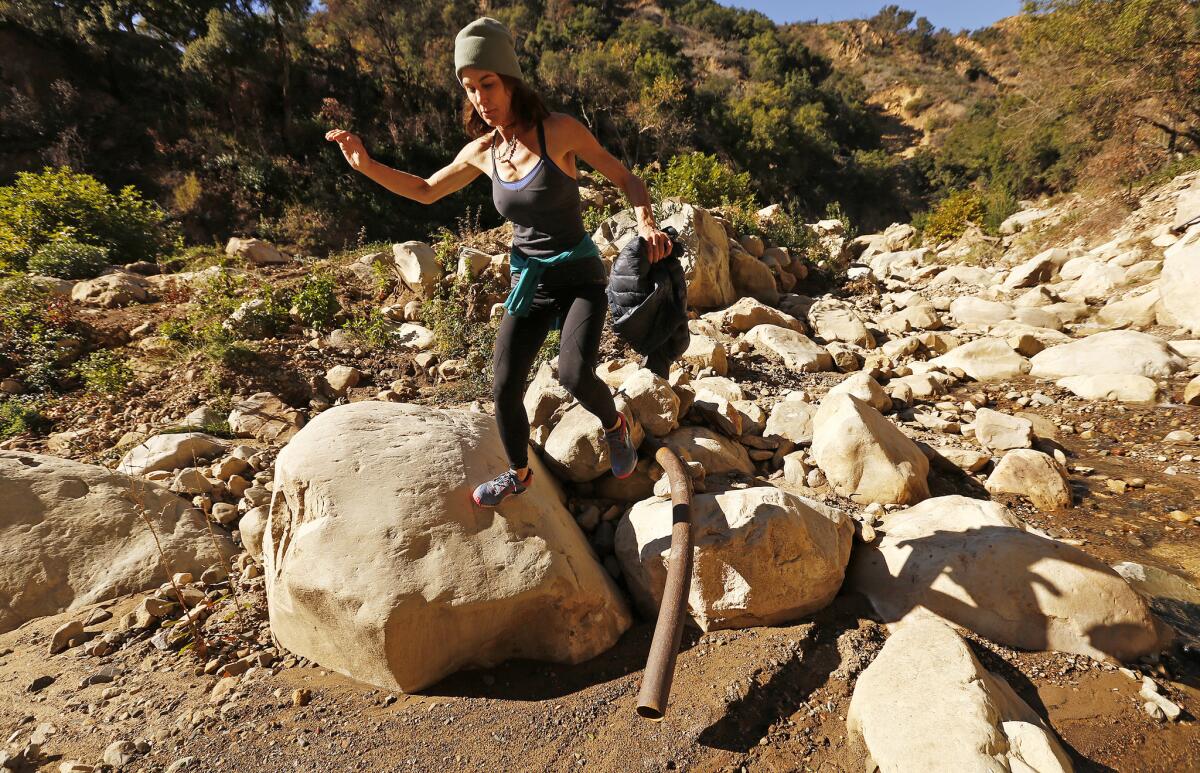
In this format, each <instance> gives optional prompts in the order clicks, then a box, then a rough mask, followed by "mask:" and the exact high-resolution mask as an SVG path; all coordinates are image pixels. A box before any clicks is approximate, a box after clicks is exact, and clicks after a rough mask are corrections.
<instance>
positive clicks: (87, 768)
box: [58, 760, 96, 773]
mask: <svg viewBox="0 0 1200 773" xmlns="http://www.w3.org/2000/svg"><path fill="white" fill-rule="evenodd" d="M95 769H96V768H94V767H93V766H91V765H85V764H84V763H82V762H80V761H79V760H67V761H66V762H60V763H59V765H58V773H92V771H93V770H95Z"/></svg>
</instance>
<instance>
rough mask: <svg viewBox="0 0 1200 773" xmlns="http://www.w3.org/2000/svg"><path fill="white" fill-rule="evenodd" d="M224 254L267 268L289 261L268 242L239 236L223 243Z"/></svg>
mask: <svg viewBox="0 0 1200 773" xmlns="http://www.w3.org/2000/svg"><path fill="white" fill-rule="evenodd" d="M225 254H226V255H235V256H238V257H241V258H244V259H245V260H246V262H247V263H249V264H251V265H253V266H269V265H273V264H276V263H287V262H289V261H290V260H291V258H289V257H288V256H287V255H285V254H283V253H282V252H280V251H279V250H278V249H277V248H276V247H275V245H274V244H271V243H270V242H267V241H263V240H262V239H254V238H248V239H247V238H242V237H239V236H234V237H232V238H230V240H229V241H228V242H226V243H225Z"/></svg>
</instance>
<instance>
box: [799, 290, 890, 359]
mask: <svg viewBox="0 0 1200 773" xmlns="http://www.w3.org/2000/svg"><path fill="white" fill-rule="evenodd" d="M808 324H809V325H810V326H811V327H812V330H813V335H815V336H816V337H817V338H820V339H822V340H824V341H825V342H826V343H828V342H831V341H842V342H844V343H848V344H854V345H855V346H861V347H863V348H864V349H873V348H874V347H875V337H874V336H873V335H871V331H869V330H867V326H866V324H865V323H864V322H863V319H862V317H860V316H859V315H858V312H856V311H855V310H854V307H853V306H851V305H850V304H848V303H846V302H845V301H839V300H837V299H836V298H822V299H821V300H819V301H817V302H816V303H814V304H813V305H812V307H811V308H810V309H809V310H808Z"/></svg>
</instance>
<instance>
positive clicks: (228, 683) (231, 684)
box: [208, 676, 238, 703]
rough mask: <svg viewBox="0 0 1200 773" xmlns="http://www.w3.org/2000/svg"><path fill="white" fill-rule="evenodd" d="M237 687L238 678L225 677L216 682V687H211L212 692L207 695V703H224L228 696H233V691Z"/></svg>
mask: <svg viewBox="0 0 1200 773" xmlns="http://www.w3.org/2000/svg"><path fill="white" fill-rule="evenodd" d="M237 685H238V677H236V676H227V677H225V678H224V679H222V680H220V681H219V682H217V684H216V686H215V687H213V689H212V692H211V693H209V695H208V702H209V703H224V702H225V701H226V700H228V699H229V696H230V695H232V694H233V691H234V690H236V689H237Z"/></svg>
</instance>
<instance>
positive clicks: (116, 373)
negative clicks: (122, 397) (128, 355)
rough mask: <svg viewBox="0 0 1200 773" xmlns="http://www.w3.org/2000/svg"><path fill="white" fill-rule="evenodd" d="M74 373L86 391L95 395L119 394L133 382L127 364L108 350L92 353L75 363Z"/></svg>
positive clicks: (131, 372) (131, 373)
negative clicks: (81, 381)
mask: <svg viewBox="0 0 1200 773" xmlns="http://www.w3.org/2000/svg"><path fill="white" fill-rule="evenodd" d="M74 372H75V375H76V376H78V377H79V378H81V379H83V383H84V385H85V386H86V387H87V390H88V391H89V392H95V393H96V394H105V395H115V394H119V393H120V392H121V391H123V390H124V389H125V387H127V386H129V383H130V382H131V381H132V380H133V371H132V370H131V369H130V367H129V363H128V362H126V361H125V359H124V358H122V357H121V356H120V355H118V354H117V353H116V352H113V351H111V350H108V349H101V350H100V351H97V352H92V353H91V354H89V355H88V356H87V357H85V358H83V359H82V360H80V361H79V362H77V363H76V364H75V368H74Z"/></svg>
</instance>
